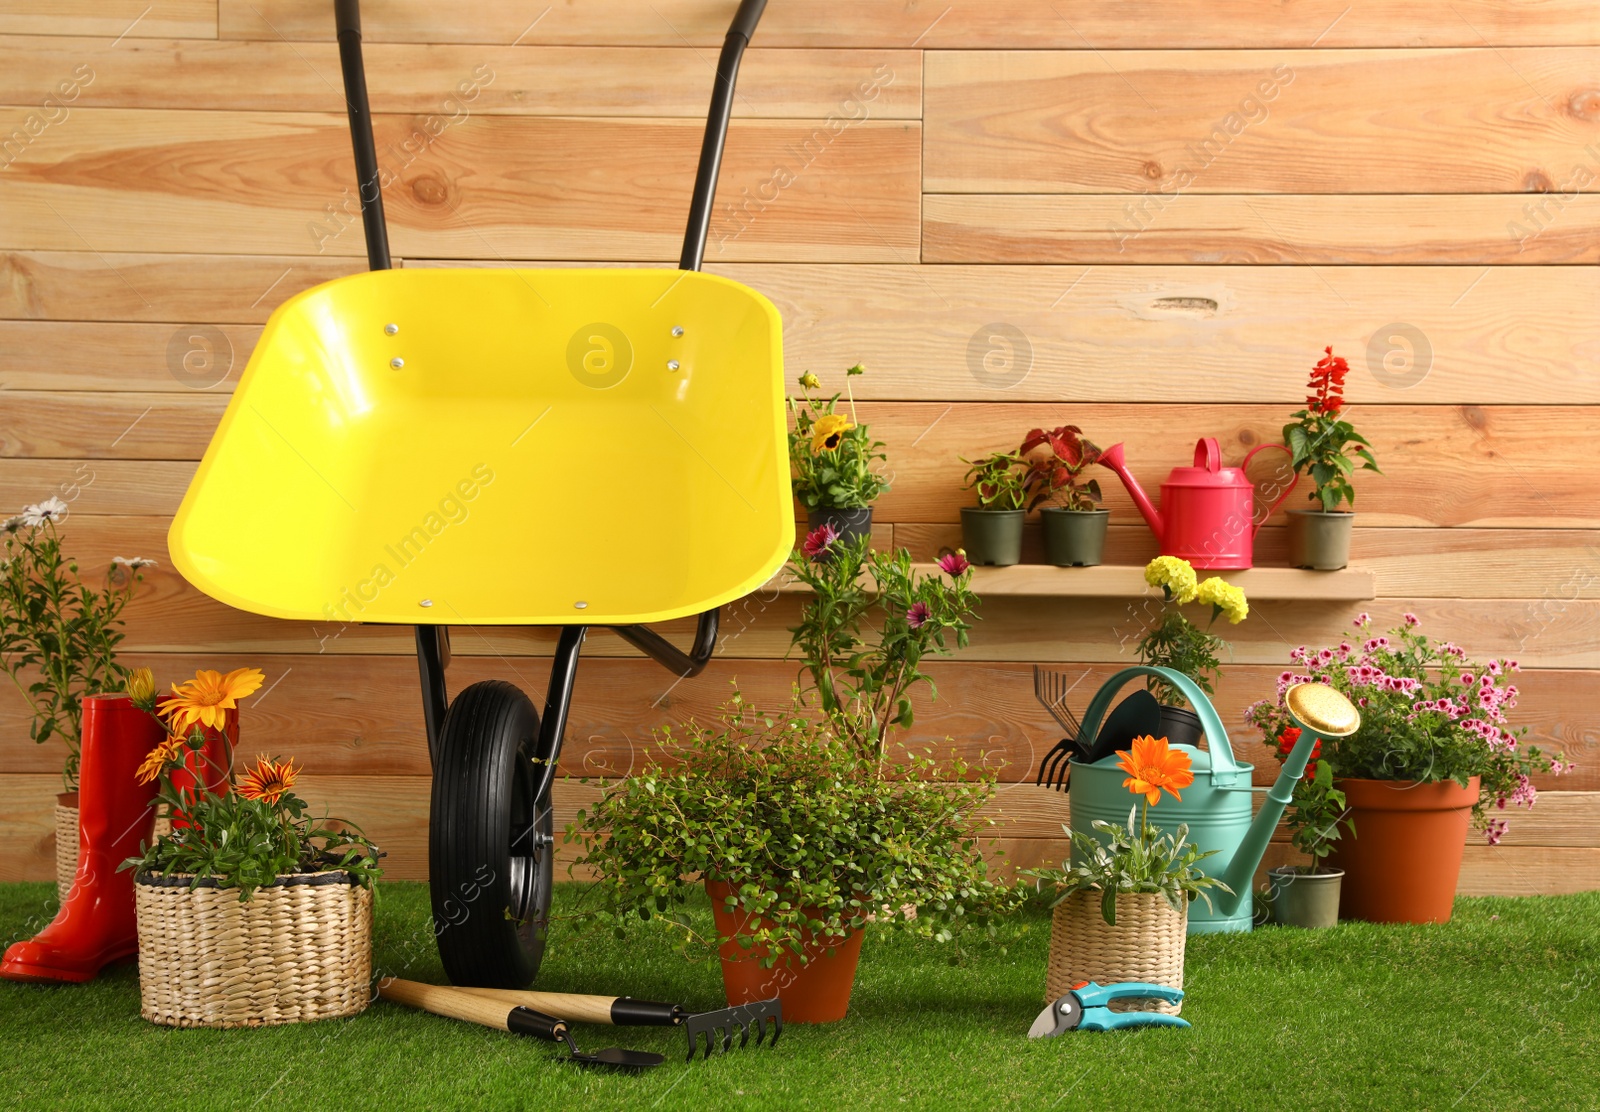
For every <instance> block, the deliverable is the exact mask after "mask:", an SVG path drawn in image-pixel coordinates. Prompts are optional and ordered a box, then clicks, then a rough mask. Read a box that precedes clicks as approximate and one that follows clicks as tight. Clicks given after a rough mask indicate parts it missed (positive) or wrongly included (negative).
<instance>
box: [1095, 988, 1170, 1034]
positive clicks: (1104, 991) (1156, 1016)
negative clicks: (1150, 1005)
mask: <svg viewBox="0 0 1600 1112" xmlns="http://www.w3.org/2000/svg"><path fill="white" fill-rule="evenodd" d="M1072 994H1073V995H1074V996H1076V997H1077V998H1078V1002H1079V1003H1081V1004H1082V1005H1083V1018H1082V1019H1081V1020H1079V1021H1078V1030H1080V1031H1119V1030H1122V1029H1123V1028H1126V1027H1187V1026H1189V1021H1188V1020H1186V1019H1184V1018H1183V1017H1181V1016H1175V1015H1165V1014H1163V1013H1161V1012H1114V1011H1112V1010H1111V1009H1110V1008H1108V1007H1106V1005H1107V1004H1109V1003H1110V1002H1111V1001H1112V1000H1120V999H1123V998H1125V997H1129V996H1153V997H1155V998H1156V999H1158V1000H1165V1001H1167V1002H1168V1003H1169V1004H1176V1003H1177V1002H1178V1001H1180V1000H1182V999H1183V990H1182V989H1176V988H1168V987H1167V986H1166V985H1152V984H1145V983H1143V982H1141V981H1119V982H1118V983H1116V984H1113V985H1098V984H1095V983H1094V982H1093V981H1090V982H1089V983H1088V984H1086V985H1083V986H1082V987H1081V988H1075V989H1073V990H1072Z"/></svg>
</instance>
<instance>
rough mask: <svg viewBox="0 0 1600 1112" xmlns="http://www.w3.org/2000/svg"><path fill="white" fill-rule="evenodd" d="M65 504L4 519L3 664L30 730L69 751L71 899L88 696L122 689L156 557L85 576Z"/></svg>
mask: <svg viewBox="0 0 1600 1112" xmlns="http://www.w3.org/2000/svg"><path fill="white" fill-rule="evenodd" d="M66 516H67V504H66V503H65V502H63V501H62V500H61V499H59V498H48V499H46V500H45V501H43V502H40V503H39V504H37V505H33V506H28V507H27V508H26V509H24V510H23V511H22V512H21V513H19V514H17V515H16V516H14V517H11V518H7V519H6V520H5V521H4V522H0V536H4V538H5V558H4V559H3V560H0V667H4V669H5V672H6V675H8V676H10V677H11V682H12V683H13V684H15V685H16V687H17V689H18V690H19V691H20V692H21V693H22V696H23V698H24V699H26V700H27V702H28V706H29V708H30V709H31V710H32V712H33V725H32V726H31V727H30V728H29V734H30V736H31V737H32V738H33V740H34V741H35V742H36V743H38V744H40V745H43V744H44V743H46V742H48V741H51V740H52V739H57V738H59V739H60V740H61V742H62V743H63V744H64V745H65V746H66V749H67V755H66V759H65V761H64V762H63V765H62V770H61V780H62V789H63V790H62V791H61V793H60V794H59V795H58V796H57V797H56V813H55V826H56V887H57V890H58V894H59V895H60V896H61V897H62V898H63V899H64V898H65V897H66V894H67V890H68V888H70V887H71V885H72V880H73V876H74V875H75V874H76V873H77V870H78V749H79V740H80V736H81V731H82V723H83V700H84V699H85V697H87V696H90V695H101V694H107V693H114V692H119V691H121V690H122V687H123V684H124V682H125V681H126V678H127V674H128V673H127V669H126V668H124V667H123V666H122V665H121V664H120V663H118V661H117V658H116V648H117V645H118V644H119V643H120V642H121V641H122V638H123V632H122V611H123V608H124V607H126V606H127V604H128V600H129V599H131V598H132V597H133V590H134V586H135V584H136V583H137V582H138V581H139V580H140V579H141V578H142V577H143V572H142V569H144V568H147V567H151V566H152V565H154V563H155V561H154V560H146V559H143V558H141V557H133V558H127V557H118V558H116V559H115V560H113V561H112V563H111V566H110V567H109V568H108V569H107V572H106V576H105V579H104V581H103V582H102V583H100V584H90V583H86V582H84V580H83V578H82V577H80V575H79V574H78V564H77V561H75V560H72V559H71V558H70V557H68V556H67V555H65V554H64V553H63V552H62V548H61V537H60V535H59V534H58V533H57V530H56V525H57V523H58V522H60V521H62V520H63V519H64V518H65V517H66Z"/></svg>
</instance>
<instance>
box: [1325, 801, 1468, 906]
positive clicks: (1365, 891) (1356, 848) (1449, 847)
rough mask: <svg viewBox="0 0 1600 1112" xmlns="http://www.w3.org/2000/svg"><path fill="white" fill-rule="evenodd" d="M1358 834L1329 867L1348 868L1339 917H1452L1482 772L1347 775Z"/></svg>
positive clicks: (1341, 841) (1337, 852) (1340, 849)
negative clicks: (1441, 777) (1460, 777)
mask: <svg viewBox="0 0 1600 1112" xmlns="http://www.w3.org/2000/svg"><path fill="white" fill-rule="evenodd" d="M1337 786H1338V787H1339V789H1340V790H1341V791H1343V792H1344V795H1345V801H1346V802H1347V803H1348V805H1349V807H1350V820H1351V822H1353V823H1354V824H1355V836H1354V837H1350V836H1348V835H1347V836H1345V837H1342V838H1340V839H1339V843H1338V846H1337V848H1335V849H1334V851H1333V853H1332V854H1330V855H1329V857H1328V865H1329V866H1330V867H1332V868H1335V869H1343V870H1344V874H1345V875H1344V883H1343V885H1342V886H1341V889H1340V894H1339V916H1340V918H1343V919H1366V920H1368V921H1369V922H1373V923H1447V922H1449V921H1450V910H1451V905H1452V904H1453V902H1454V901H1455V895H1456V883H1457V881H1459V880H1460V878H1461V857H1462V853H1463V851H1464V850H1465V849H1466V844H1467V825H1468V822H1469V821H1470V819H1471V818H1472V805H1473V804H1474V803H1476V802H1477V801H1478V778H1477V777H1476V776H1474V777H1473V778H1472V779H1471V781H1469V782H1468V784H1467V786H1466V787H1464V788H1462V787H1458V786H1457V785H1456V784H1455V783H1453V782H1452V781H1449V780H1446V781H1444V782H1443V783H1438V784H1416V783H1407V782H1401V781H1395V780H1340V781H1337Z"/></svg>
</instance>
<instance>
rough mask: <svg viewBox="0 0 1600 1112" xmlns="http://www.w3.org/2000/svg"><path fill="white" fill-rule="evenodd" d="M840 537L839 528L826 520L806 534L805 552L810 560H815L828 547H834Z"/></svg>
mask: <svg viewBox="0 0 1600 1112" xmlns="http://www.w3.org/2000/svg"><path fill="white" fill-rule="evenodd" d="M838 539H839V530H837V529H835V528H834V527H833V526H832V525H829V524H828V523H827V522H826V521H824V522H823V523H822V524H821V525H819V526H817V527H816V528H815V529H813V530H812V531H811V532H810V533H808V534H807V535H806V543H805V545H804V549H803V550H804V552H805V554H806V558H807V559H808V560H815V559H816V558H817V557H818V556H821V555H822V554H823V553H824V552H826V551H828V549H830V548H832V547H833V542H834V541H836V540H838Z"/></svg>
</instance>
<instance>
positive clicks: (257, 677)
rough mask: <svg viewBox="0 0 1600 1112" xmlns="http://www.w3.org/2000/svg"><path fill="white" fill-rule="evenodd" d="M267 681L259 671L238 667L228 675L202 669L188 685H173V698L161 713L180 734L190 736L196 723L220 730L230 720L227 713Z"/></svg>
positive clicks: (170, 698) (162, 708) (163, 705)
mask: <svg viewBox="0 0 1600 1112" xmlns="http://www.w3.org/2000/svg"><path fill="white" fill-rule="evenodd" d="M266 678H267V677H266V676H265V675H263V674H262V672H261V669H259V668H235V669H234V670H233V671H231V672H229V673H228V674H227V675H226V676H224V675H223V674H222V673H221V672H214V671H212V670H210V669H209V668H202V669H201V670H200V671H198V672H196V673H195V674H194V679H192V680H189V681H188V682H187V683H183V684H176V683H175V684H173V685H172V695H171V696H170V697H169V698H168V699H167V700H166V702H165V703H163V704H162V706H161V713H162V714H163V715H165V716H166V717H167V718H168V720H169V721H170V722H171V724H172V727H173V729H174V730H175V731H177V732H179V733H188V732H189V728H190V727H191V726H193V725H194V724H195V723H196V722H198V723H200V724H201V725H202V726H207V727H209V728H211V729H213V730H220V729H221V728H222V727H223V725H224V723H226V722H227V720H228V715H227V712H228V711H230V710H232V709H233V708H234V707H236V706H238V705H239V700H240V699H243V698H245V697H246V696H247V695H254V694H255V693H256V691H257V690H258V689H259V688H260V687H261V684H262V683H263V682H264V681H265V680H266Z"/></svg>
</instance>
